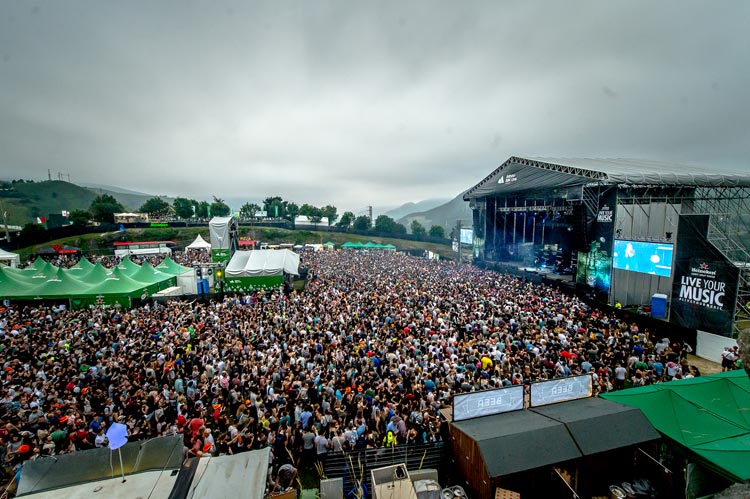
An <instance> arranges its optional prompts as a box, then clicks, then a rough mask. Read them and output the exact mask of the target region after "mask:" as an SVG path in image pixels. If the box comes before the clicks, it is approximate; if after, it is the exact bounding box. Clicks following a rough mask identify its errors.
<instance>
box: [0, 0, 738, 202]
mask: <svg viewBox="0 0 750 499" xmlns="http://www.w3.org/2000/svg"><path fill="white" fill-rule="evenodd" d="M34 7H35V6H34V5H31V4H29V3H25V2H16V3H10V2H7V3H4V4H3V9H2V11H0V150H2V153H0V160H1V161H2V171H3V173H4V176H10V177H14V176H16V177H17V176H24V177H27V178H28V177H29V176H33V175H36V178H43V177H44V176H45V174H46V171H47V168H52V169H53V171H54V170H61V171H69V172H70V173H71V177H72V178H73V179H79V180H81V181H96V182H98V183H110V184H117V185H122V186H124V187H129V188H133V189H138V190H147V191H151V190H153V189H154V188H153V186H159V193H165V194H172V195H188V196H196V197H197V196H202V197H208V196H210V195H211V194H216V195H217V196H220V197H225V198H238V199H243V198H246V199H249V200H258V199H262V198H263V197H265V196H267V195H272V194H279V195H283V196H284V197H285V198H287V199H291V200H294V201H297V202H300V203H302V202H310V203H313V204H318V205H322V204H328V203H333V204H335V205H337V206H339V207H340V208H342V209H346V208H347V207H348V208H351V209H359V208H360V207H362V206H366V205H369V204H374V205H386V204H400V203H402V202H406V201H416V200H419V199H424V198H431V197H450V196H454V195H455V194H457V193H458V192H460V191H462V190H464V189H466V188H467V187H470V186H471V185H472V184H473V183H475V182H476V181H478V180H480V179H481V178H483V177H484V176H485V175H486V174H487V173H489V171H491V170H492V169H494V168H495V167H496V166H497V165H498V164H500V163H501V162H502V161H504V160H505V159H506V158H507V157H508V156H510V155H512V154H529V155H534V156H541V155H548V156H573V157H575V156H586V157H597V156H600V157H611V156H620V157H623V156H625V157H645V158H653V159H669V160H676V161H681V160H682V161H697V162H701V163H706V164H708V165H711V166H715V167H718V168H722V167H726V168H733V169H738V168H745V169H746V168H747V165H746V163H745V161H746V158H747V157H748V153H749V152H750V145H748V144H750V141H748V140H747V130H749V129H750V126H749V125H750V118H748V115H747V112H746V110H747V109H748V108H750V105H749V102H748V97H747V95H746V89H747V88H748V86H749V84H750V69H749V67H748V65H747V64H745V63H744V61H745V60H746V58H747V55H746V50H747V47H748V46H750V43H749V42H750V40H749V38H750V36H749V35H747V34H746V32H747V30H746V27H745V21H746V19H748V18H749V17H750V4H747V3H746V2H741V1H730V2H725V3H723V4H722V8H721V9H717V8H716V7H715V6H714V5H710V4H706V3H705V2H698V1H667V2H659V3H653V2H646V1H628V2H625V1H622V2H599V1H579V2H565V3H550V4H544V5H541V4H534V3H531V2H470V3H454V2H443V3H440V4H438V5H436V4H435V3H434V2H409V3H406V4H403V3H397V2H378V3H374V4H356V5H352V4H346V3H342V2H314V3H312V2H286V3H279V2H268V3H263V2H221V3H218V4H207V3H203V2H194V1H187V0H186V1H164V2H146V1H143V2H109V3H107V2H90V1H70V2H65V3H64V4H60V3H39V4H38V5H36V7H37V8H36V9H35V8H34Z"/></svg>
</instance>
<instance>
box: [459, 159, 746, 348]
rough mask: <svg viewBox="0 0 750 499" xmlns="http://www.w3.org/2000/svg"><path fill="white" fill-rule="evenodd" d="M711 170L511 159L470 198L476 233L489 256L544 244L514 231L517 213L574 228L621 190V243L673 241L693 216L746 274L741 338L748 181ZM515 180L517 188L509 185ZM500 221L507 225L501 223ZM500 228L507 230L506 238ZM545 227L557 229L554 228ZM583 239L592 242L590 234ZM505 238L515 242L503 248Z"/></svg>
mask: <svg viewBox="0 0 750 499" xmlns="http://www.w3.org/2000/svg"><path fill="white" fill-rule="evenodd" d="M527 171H528V172H532V173H529V174H527V173H526V172H527ZM705 171H707V170H701V169H698V168H695V167H692V166H687V167H685V166H682V165H673V164H669V163H659V162H641V161H638V160H594V159H582V160H573V159H557V160H556V159H551V158H539V159H531V158H520V157H511V158H510V159H508V160H507V161H506V162H505V163H504V164H503V165H501V166H500V167H498V168H497V169H496V170H495V171H493V172H492V173H491V174H490V175H488V176H487V177H485V178H484V179H483V180H482V181H481V182H480V183H479V184H477V185H476V186H475V187H473V188H472V189H470V190H469V191H467V193H466V194H465V195H464V199H465V200H467V201H470V204H471V208H472V209H473V210H474V211H475V217H474V221H475V234H478V237H483V236H487V240H486V241H485V243H486V245H485V246H484V248H485V252H487V251H489V252H493V251H498V250H499V248H500V247H501V246H500V245H501V244H505V243H511V242H512V243H515V242H516V241H515V239H516V238H519V239H520V240H521V241H522V242H524V243H529V242H530V243H532V244H534V245H539V244H540V243H541V244H542V245H543V244H544V238H542V239H541V240H539V238H538V232H539V231H538V230H535V227H534V226H531V227H530V231H531V232H530V234H531V235H530V236H529V234H528V233H527V231H526V229H525V227H520V226H519V227H516V225H515V224H516V223H517V220H518V219H519V216H518V215H517V214H519V213H526V214H527V215H526V216H528V214H529V213H530V212H532V211H547V212H554V213H560V214H564V215H567V218H565V220H566V222H565V223H569V221H570V220H571V215H572V214H573V213H574V212H576V216H585V218H586V223H587V225H588V224H591V223H592V222H593V221H595V220H596V217H597V214H598V213H599V210H601V209H602V205H603V204H604V203H603V198H604V197H605V194H606V193H611V189H616V206H615V212H616V215H615V217H616V218H615V227H614V228H615V233H616V234H615V238H617V239H634V240H643V241H654V242H674V241H675V240H676V236H677V231H678V225H679V221H680V220H683V221H684V222H685V223H691V220H690V217H682V218H680V215H691V214H692V215H708V221H709V222H708V223H709V229H708V233H707V239H708V241H709V242H710V243H711V244H712V245H713V246H714V247H715V248H716V250H718V251H719V252H721V253H722V254H723V255H724V257H725V258H727V260H729V261H730V262H732V263H733V264H734V265H735V266H737V267H738V268H739V270H740V272H739V287H738V293H737V303H736V307H735V317H734V326H733V328H734V332H733V334H734V336H736V335H737V333H738V332H739V330H740V329H741V328H746V327H750V182H748V176H747V175H743V174H738V175H722V174H713V173H712V174H707V173H704V172H705ZM541 172H546V173H544V175H548V180H543V179H542V175H540V173H541ZM511 176H512V177H513V182H514V183H513V184H509V179H510V178H511ZM575 178H577V179H578V181H576V180H575ZM610 199H611V198H610ZM500 218H503V221H502V222H501V223H500V224H498V219H500ZM522 220H524V221H525V220H526V218H525V216H524V217H522ZM477 225H478V226H479V227H477ZM499 227H503V233H502V234H501V233H500V230H499ZM546 227H547V228H548V229H549V228H551V227H553V224H551V223H550V222H548V225H547V226H546ZM477 229H479V232H477ZM490 229H491V231H492V232H491V233H489V231H490ZM542 234H543V233H542ZM535 235H537V237H535ZM581 236H582V237H585V238H588V235H587V234H582V235H581ZM502 237H504V238H512V239H513V241H498V238H502ZM485 256H489V254H486V255H485ZM489 259H490V260H492V258H489ZM612 299H614V298H612Z"/></svg>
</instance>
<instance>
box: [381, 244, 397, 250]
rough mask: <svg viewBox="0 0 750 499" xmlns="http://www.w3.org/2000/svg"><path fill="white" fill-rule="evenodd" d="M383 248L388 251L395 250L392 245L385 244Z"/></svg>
mask: <svg viewBox="0 0 750 499" xmlns="http://www.w3.org/2000/svg"><path fill="white" fill-rule="evenodd" d="M383 248H385V249H389V250H395V249H396V247H395V246H394V245H392V244H386V245H385V246H383Z"/></svg>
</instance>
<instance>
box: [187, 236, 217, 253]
mask: <svg viewBox="0 0 750 499" xmlns="http://www.w3.org/2000/svg"><path fill="white" fill-rule="evenodd" d="M191 249H196V250H200V249H206V250H210V249H211V243H208V242H206V240H205V239H203V238H202V237H201V235H200V234H198V236H197V237H196V238H195V241H193V242H192V243H190V245H189V246H188V247H187V248H185V251H187V250H191Z"/></svg>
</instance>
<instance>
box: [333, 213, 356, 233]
mask: <svg viewBox="0 0 750 499" xmlns="http://www.w3.org/2000/svg"><path fill="white" fill-rule="evenodd" d="M353 223H354V213H352V212H351V211H345V212H344V214H343V215H341V220H339V223H337V224H336V225H337V226H338V227H340V228H342V229H348V228H349V227H351V226H352V224H353Z"/></svg>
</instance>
